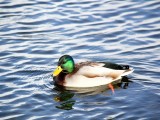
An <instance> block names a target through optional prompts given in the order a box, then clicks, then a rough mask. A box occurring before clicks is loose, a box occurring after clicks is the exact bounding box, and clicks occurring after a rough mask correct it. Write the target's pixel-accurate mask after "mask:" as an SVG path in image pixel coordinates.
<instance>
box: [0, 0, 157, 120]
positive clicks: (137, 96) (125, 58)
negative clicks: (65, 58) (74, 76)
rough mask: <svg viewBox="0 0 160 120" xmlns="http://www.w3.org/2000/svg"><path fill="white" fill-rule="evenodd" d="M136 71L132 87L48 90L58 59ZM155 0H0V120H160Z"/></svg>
mask: <svg viewBox="0 0 160 120" xmlns="http://www.w3.org/2000/svg"><path fill="white" fill-rule="evenodd" d="M64 54H69V55H71V56H72V57H73V58H74V60H75V62H80V61H88V60H89V61H111V62H115V63H120V64H129V65H130V66H131V67H133V68H134V69H135V71H134V73H133V74H131V75H129V76H128V78H129V81H130V82H125V81H124V82H123V83H120V84H118V85H117V87H116V88H115V94H112V91H111V90H108V89H105V88H100V89H97V90H94V92H88V93H87V94H80V93H75V92H68V91H65V90H63V89H60V88H57V86H54V83H53V81H52V77H51V74H52V71H53V70H54V69H55V68H56V66H57V61H58V59H59V57H61V56H62V55H64ZM159 67H160V1H159V0H126V1H121V0H80V1H77V0H65V1H62V0H1V1H0V119H1V120H67V119H69V120H75V119H76V120H158V119H159V118H160V68H159Z"/></svg>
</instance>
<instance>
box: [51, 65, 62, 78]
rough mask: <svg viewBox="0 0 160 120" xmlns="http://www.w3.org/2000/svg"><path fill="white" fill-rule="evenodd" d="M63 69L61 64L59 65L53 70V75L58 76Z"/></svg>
mask: <svg viewBox="0 0 160 120" xmlns="http://www.w3.org/2000/svg"><path fill="white" fill-rule="evenodd" d="M62 70H63V69H62V68H61V66H58V67H57V68H56V70H55V71H54V72H53V76H57V75H58V74H59V73H60V72H61V71H62Z"/></svg>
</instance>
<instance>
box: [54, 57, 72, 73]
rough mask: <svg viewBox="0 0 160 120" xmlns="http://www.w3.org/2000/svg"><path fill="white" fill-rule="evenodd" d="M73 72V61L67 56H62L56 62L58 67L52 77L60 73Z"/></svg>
mask: <svg viewBox="0 0 160 120" xmlns="http://www.w3.org/2000/svg"><path fill="white" fill-rule="evenodd" d="M73 70H74V60H73V58H72V57H71V56H69V55H63V56H62V57H60V59H59V61H58V67H57V68H56V70H55V71H54V72H53V76H57V75H59V73H60V72H64V73H72V72H73Z"/></svg>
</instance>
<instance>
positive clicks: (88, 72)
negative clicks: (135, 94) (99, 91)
mask: <svg viewBox="0 0 160 120" xmlns="http://www.w3.org/2000/svg"><path fill="white" fill-rule="evenodd" d="M132 72H133V69H131V68H130V67H129V66H128V65H119V64H115V63H110V62H89V61H87V62H81V63H77V64H75V63H74V60H73V58H72V57H71V56H69V55H63V56H62V57H60V59H59V61H58V67H57V68H56V70H55V71H54V72H53V76H54V80H55V83H56V84H58V85H61V86H65V87H80V88H82V87H83V88H84V87H96V86H101V85H105V84H106V85H107V84H110V83H112V82H114V81H116V80H119V79H121V78H122V77H123V76H126V75H128V74H130V73H132ZM110 88H111V89H113V88H112V86H110Z"/></svg>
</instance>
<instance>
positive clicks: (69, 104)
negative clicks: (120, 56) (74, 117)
mask: <svg viewBox="0 0 160 120" xmlns="http://www.w3.org/2000/svg"><path fill="white" fill-rule="evenodd" d="M131 82H132V81H130V80H129V79H128V77H126V76H124V77H122V79H121V80H119V81H115V82H113V83H112V85H113V87H114V89H115V90H117V89H119V88H122V89H127V88H128V86H129V84H130V83H131ZM54 84H55V88H54V89H53V90H54V91H57V95H56V96H55V97H54V101H56V102H57V103H58V104H59V105H57V106H56V108H58V109H63V110H71V109H73V106H74V104H75V102H76V101H75V99H74V96H75V95H76V96H81V97H84V96H89V95H96V94H101V93H104V92H106V91H109V90H110V87H109V86H108V85H103V86H98V87H90V88H71V87H64V86H60V85H57V84H56V83H54ZM112 94H113V91H112Z"/></svg>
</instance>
